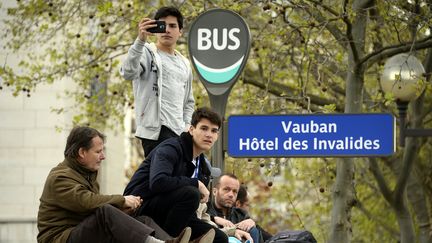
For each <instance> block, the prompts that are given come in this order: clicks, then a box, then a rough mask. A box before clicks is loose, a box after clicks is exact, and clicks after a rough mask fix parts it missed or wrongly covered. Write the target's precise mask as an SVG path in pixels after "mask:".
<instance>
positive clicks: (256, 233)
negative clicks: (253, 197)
mask: <svg viewBox="0 0 432 243" xmlns="http://www.w3.org/2000/svg"><path fill="white" fill-rule="evenodd" d="M239 189H240V182H239V180H238V179H237V177H236V176H235V175H233V174H224V175H222V176H221V177H219V178H218V180H217V181H215V184H214V187H213V201H211V202H209V203H208V204H207V213H208V214H209V215H210V217H211V219H212V221H213V222H215V223H216V224H217V225H219V226H220V227H233V226H236V228H237V229H239V230H243V231H246V232H248V233H249V234H250V235H251V237H252V239H253V241H254V243H262V242H264V241H263V238H262V235H261V232H260V230H259V229H258V228H257V226H256V224H255V221H253V220H252V219H251V218H250V217H249V215H248V213H247V212H246V211H244V210H242V209H240V208H236V207H234V205H235V201H236V199H237V194H238V192H239Z"/></svg>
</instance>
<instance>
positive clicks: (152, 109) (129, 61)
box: [120, 38, 195, 140]
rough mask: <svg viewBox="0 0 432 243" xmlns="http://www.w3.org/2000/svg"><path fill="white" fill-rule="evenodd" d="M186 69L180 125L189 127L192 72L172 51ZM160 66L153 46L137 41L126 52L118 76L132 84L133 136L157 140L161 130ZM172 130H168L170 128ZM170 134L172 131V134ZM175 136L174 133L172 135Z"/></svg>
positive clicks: (187, 61)
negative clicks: (134, 120)
mask: <svg viewBox="0 0 432 243" xmlns="http://www.w3.org/2000/svg"><path fill="white" fill-rule="evenodd" d="M176 53H177V54H178V55H180V56H181V57H182V60H183V61H184V63H185V65H186V66H187V67H188V73H189V78H188V82H187V84H186V89H185V90H186V95H185V97H184V107H183V122H184V127H185V128H186V127H189V125H190V122H191V118H192V113H193V111H194V105H195V101H194V98H193V92H192V69H191V66H190V63H189V60H188V59H187V58H185V57H184V56H183V55H181V54H180V53H179V52H177V51H176ZM163 71H164V70H163V68H162V63H161V57H160V56H159V54H158V53H157V47H156V45H155V44H154V43H150V44H149V43H146V42H143V41H141V40H139V39H138V38H137V39H136V40H135V42H134V44H133V45H132V46H131V47H130V48H129V51H128V55H127V57H126V60H125V61H124V62H123V64H122V67H121V68H120V74H121V76H123V78H125V79H126V80H132V81H133V83H132V84H133V93H134V99H135V102H134V103H135V119H136V124H137V129H136V133H135V136H137V137H140V138H146V139H153V140H157V139H158V137H159V133H160V130H161V114H160V113H161V97H162V91H163V90H162V82H163V80H162V72H163ZM171 129H172V128H171ZM173 131H174V130H173ZM174 132H175V131H174Z"/></svg>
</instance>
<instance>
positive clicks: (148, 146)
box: [139, 126, 178, 156]
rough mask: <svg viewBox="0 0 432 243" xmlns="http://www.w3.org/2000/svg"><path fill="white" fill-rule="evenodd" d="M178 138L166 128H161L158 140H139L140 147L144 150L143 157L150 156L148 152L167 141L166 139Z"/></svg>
mask: <svg viewBox="0 0 432 243" xmlns="http://www.w3.org/2000/svg"><path fill="white" fill-rule="evenodd" d="M175 137H178V135H177V134H176V133H175V132H173V131H172V130H171V129H169V128H168V127H166V126H162V127H161V131H160V133H159V138H158V140H151V139H146V138H139V139H140V140H141V145H142V147H143V149H144V156H147V155H149V154H150V152H151V151H152V150H153V149H154V148H155V147H156V146H158V145H159V144H160V143H161V142H162V141H164V140H166V139H168V138H175Z"/></svg>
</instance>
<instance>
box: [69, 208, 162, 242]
mask: <svg viewBox="0 0 432 243" xmlns="http://www.w3.org/2000/svg"><path fill="white" fill-rule="evenodd" d="M149 235H153V236H155V237H156V238H158V239H161V240H168V239H171V237H170V236H169V235H168V234H167V233H166V232H165V231H163V230H162V229H161V228H160V227H159V226H158V225H157V224H156V223H155V222H154V221H153V220H152V219H151V218H149V217H145V216H141V217H139V218H137V219H134V218H132V217H131V216H129V215H127V214H125V213H124V212H122V211H120V210H119V209H117V208H115V207H113V206H111V205H109V204H107V205H104V206H102V207H100V208H98V209H97V210H96V212H95V213H93V214H92V215H90V216H88V217H87V218H86V219H85V220H84V221H82V222H81V223H80V224H78V225H77V226H76V227H75V228H74V229H73V230H72V232H71V233H70V235H69V238H68V240H67V243H81V242H92V243H98V242H100V243H106V242H117V243H123V242H124V243H135V242H137V243H138V242H139V243H144V242H145V240H146V238H147V237H148V236H149Z"/></svg>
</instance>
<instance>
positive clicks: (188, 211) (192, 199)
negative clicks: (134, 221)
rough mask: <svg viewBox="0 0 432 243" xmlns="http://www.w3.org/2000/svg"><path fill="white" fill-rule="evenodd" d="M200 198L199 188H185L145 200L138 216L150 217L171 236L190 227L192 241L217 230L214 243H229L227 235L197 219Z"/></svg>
mask: <svg viewBox="0 0 432 243" xmlns="http://www.w3.org/2000/svg"><path fill="white" fill-rule="evenodd" d="M200 198H201V194H200V192H199V190H198V188H196V187H193V186H185V187H182V188H179V189H177V190H175V191H171V192H168V193H164V194H160V195H158V196H155V197H153V198H150V199H144V203H143V205H142V206H141V208H140V209H139V210H138V214H139V215H147V216H150V217H151V218H152V219H154V221H155V222H156V223H157V224H158V225H160V226H161V227H162V229H164V230H165V231H166V232H167V233H168V234H170V235H178V234H179V233H180V232H181V231H182V230H183V229H184V228H185V227H186V226H189V227H191V229H192V235H191V239H195V238H198V237H199V236H201V235H203V234H205V233H207V231H209V230H210V229H215V231H216V234H215V238H214V241H213V242H216V243H227V242H228V237H227V235H226V234H225V233H223V232H222V231H221V230H219V229H217V228H215V227H213V226H212V225H210V224H209V223H206V222H204V221H202V220H201V219H198V218H197V215H196V210H197V209H198V206H199V202H200Z"/></svg>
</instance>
